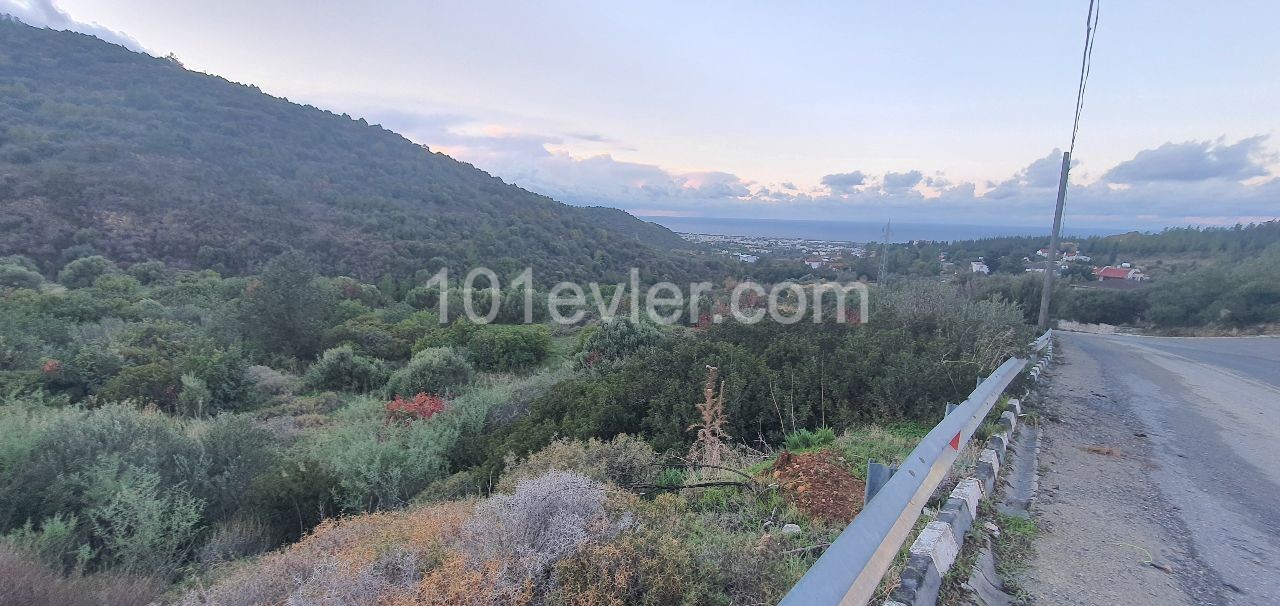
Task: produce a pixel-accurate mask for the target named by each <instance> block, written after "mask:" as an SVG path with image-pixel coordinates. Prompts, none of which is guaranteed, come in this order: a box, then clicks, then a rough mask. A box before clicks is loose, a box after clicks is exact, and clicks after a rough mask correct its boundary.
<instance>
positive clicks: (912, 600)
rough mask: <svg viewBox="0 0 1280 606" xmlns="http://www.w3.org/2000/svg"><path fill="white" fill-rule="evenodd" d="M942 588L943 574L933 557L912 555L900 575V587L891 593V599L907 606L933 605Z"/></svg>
mask: <svg viewBox="0 0 1280 606" xmlns="http://www.w3.org/2000/svg"><path fill="white" fill-rule="evenodd" d="M941 589H942V574H941V573H939V572H938V569H937V568H936V567H935V566H934V563H933V558H931V557H929V556H926V555H912V556H911V557H910V558H908V559H907V566H906V568H903V569H902V574H901V575H899V580H898V588H897V589H894V590H893V593H891V594H889V599H891V600H893V601H895V602H898V603H900V604H905V605H907V606H933V605H934V604H936V603H937V601H938V591H939V590H941Z"/></svg>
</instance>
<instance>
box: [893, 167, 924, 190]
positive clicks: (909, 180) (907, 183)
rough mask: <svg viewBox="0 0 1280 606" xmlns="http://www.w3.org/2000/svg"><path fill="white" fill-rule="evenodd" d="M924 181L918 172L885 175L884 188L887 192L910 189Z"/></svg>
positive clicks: (922, 175)
mask: <svg viewBox="0 0 1280 606" xmlns="http://www.w3.org/2000/svg"><path fill="white" fill-rule="evenodd" d="M923 180H924V174H923V173H921V172H920V171H918V170H912V171H907V172H905V173H885V175H884V188H885V189H886V190H889V191H901V190H906V189H911V188H913V187H915V186H916V185H919V184H920V182H921V181H923Z"/></svg>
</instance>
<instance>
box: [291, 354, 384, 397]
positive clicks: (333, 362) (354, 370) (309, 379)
mask: <svg viewBox="0 0 1280 606" xmlns="http://www.w3.org/2000/svg"><path fill="white" fill-rule="evenodd" d="M388 374H389V373H388V372H387V368H386V366H385V365H384V364H383V363H382V361H381V360H376V359H373V358H367V357H365V356H362V355H359V354H357V353H355V350H354V349H353V348H352V347H351V346H350V345H342V346H340V347H335V348H333V349H330V350H328V351H326V352H324V355H322V356H320V359H319V360H316V362H315V364H312V365H311V368H310V369H308V370H307V374H305V375H303V379H302V381H303V384H304V385H305V386H306V387H307V388H308V389H312V390H335V391H354V392H360V393H365V392H369V391H372V390H374V389H377V388H379V387H382V386H383V385H385V384H386V382H387V377H388Z"/></svg>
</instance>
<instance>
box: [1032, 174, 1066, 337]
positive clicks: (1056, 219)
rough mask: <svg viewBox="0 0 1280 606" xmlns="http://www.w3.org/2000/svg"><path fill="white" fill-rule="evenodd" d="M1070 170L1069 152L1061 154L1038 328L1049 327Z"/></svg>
mask: <svg viewBox="0 0 1280 606" xmlns="http://www.w3.org/2000/svg"><path fill="white" fill-rule="evenodd" d="M1070 171H1071V152H1069V151H1068V152H1063V154H1062V176H1061V177H1059V178H1058V206H1057V208H1055V209H1054V210H1053V232H1052V233H1050V234H1049V261H1048V264H1047V265H1045V267H1044V290H1042V291H1041V292H1040V322H1039V326H1040V330H1045V329H1047V328H1049V299H1050V297H1052V296H1053V277H1054V275H1055V274H1057V273H1058V238H1059V236H1060V235H1061V232H1062V206H1063V204H1065V203H1066V201H1067V173H1068V172H1070Z"/></svg>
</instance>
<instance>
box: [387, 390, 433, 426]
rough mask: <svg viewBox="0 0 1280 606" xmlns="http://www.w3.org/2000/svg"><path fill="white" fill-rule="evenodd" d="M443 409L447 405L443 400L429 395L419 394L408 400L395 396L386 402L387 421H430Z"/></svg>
mask: <svg viewBox="0 0 1280 606" xmlns="http://www.w3.org/2000/svg"><path fill="white" fill-rule="evenodd" d="M445 408H447V405H446V404H445V402H444V399H443V398H441V397H440V396H435V395H432V394H429V393H420V394H418V395H416V396H413V398H412V399H409V400H406V399H404V398H402V397H400V396H398V395H397V396H396V399H394V400H392V401H390V402H387V420H388V421H402V422H408V421H415V420H417V419H430V418H431V417H433V416H435V414H436V413H438V412H440V411H443V410H444V409H445Z"/></svg>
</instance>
